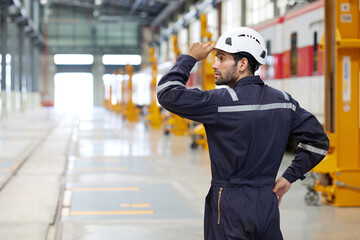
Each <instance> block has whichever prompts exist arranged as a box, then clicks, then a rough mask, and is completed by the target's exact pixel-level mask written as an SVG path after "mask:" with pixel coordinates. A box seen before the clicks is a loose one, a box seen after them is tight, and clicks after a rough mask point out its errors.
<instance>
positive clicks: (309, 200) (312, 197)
mask: <svg viewBox="0 0 360 240" xmlns="http://www.w3.org/2000/svg"><path fill="white" fill-rule="evenodd" d="M305 202H306V204H307V205H308V206H315V205H317V204H318V203H319V195H318V194H317V192H315V191H314V190H313V189H309V191H308V192H307V193H306V194H305Z"/></svg>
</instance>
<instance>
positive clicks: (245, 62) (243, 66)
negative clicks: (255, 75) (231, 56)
mask: <svg viewBox="0 0 360 240" xmlns="http://www.w3.org/2000/svg"><path fill="white" fill-rule="evenodd" d="M248 64H249V61H248V60H247V58H246V57H243V58H242V59H240V60H239V61H238V64H237V67H238V70H239V71H240V72H244V71H245V69H246V68H247V66H248Z"/></svg>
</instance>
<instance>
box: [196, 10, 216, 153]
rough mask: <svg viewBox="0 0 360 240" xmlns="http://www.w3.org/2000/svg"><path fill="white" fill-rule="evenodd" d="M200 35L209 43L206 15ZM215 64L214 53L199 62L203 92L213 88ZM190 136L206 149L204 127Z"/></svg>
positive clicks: (209, 35) (201, 19) (201, 126)
mask: <svg viewBox="0 0 360 240" xmlns="http://www.w3.org/2000/svg"><path fill="white" fill-rule="evenodd" d="M200 27H201V30H200V34H201V39H202V42H204V41H209V42H211V37H212V33H211V32H209V31H208V27H207V16H206V14H201V15H200ZM214 63H215V52H213V51H212V52H211V53H210V54H209V55H208V56H207V58H206V59H204V60H203V61H202V62H201V65H200V71H199V75H200V79H201V86H202V89H203V90H211V89H214V88H215V73H214V70H213V69H212V65H213V64H214ZM192 134H193V135H194V141H195V144H197V145H199V146H202V147H203V148H204V149H208V148H209V146H208V143H207V140H206V132H205V128H204V125H202V124H200V125H198V126H197V127H195V128H194V130H193V132H192Z"/></svg>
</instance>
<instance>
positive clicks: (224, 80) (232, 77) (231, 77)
mask: <svg viewBox="0 0 360 240" xmlns="http://www.w3.org/2000/svg"><path fill="white" fill-rule="evenodd" d="M219 74H220V75H219V77H218V79H217V80H216V79H215V84H216V85H217V86H221V85H227V86H228V85H230V84H232V85H233V84H234V83H235V82H236V81H237V79H238V76H236V66H234V67H233V68H232V69H231V70H229V71H228V72H225V73H224V76H223V73H221V72H219Z"/></svg>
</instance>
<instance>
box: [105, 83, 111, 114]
mask: <svg viewBox="0 0 360 240" xmlns="http://www.w3.org/2000/svg"><path fill="white" fill-rule="evenodd" d="M111 94H112V88H111V84H109V88H107V87H106V84H105V82H104V107H105V108H106V109H108V110H111Z"/></svg>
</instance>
